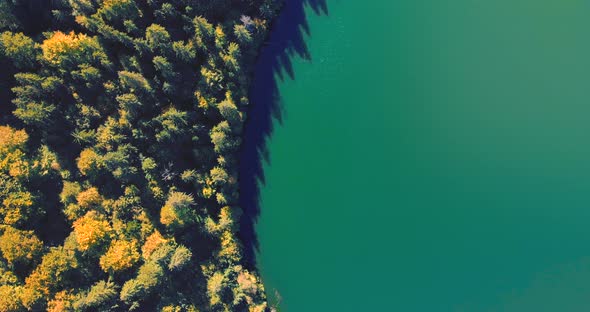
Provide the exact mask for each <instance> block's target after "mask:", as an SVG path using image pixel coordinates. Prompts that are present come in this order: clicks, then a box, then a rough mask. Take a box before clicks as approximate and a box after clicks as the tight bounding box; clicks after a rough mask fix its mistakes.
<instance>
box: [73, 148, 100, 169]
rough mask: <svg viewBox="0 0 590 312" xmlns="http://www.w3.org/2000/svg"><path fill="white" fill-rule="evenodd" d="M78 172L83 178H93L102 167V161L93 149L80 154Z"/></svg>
mask: <svg viewBox="0 0 590 312" xmlns="http://www.w3.org/2000/svg"><path fill="white" fill-rule="evenodd" d="M77 165H78V170H80V173H82V174H83V175H85V176H94V175H96V174H97V173H98V171H99V170H100V169H101V168H102V167H103V166H104V163H103V159H102V157H100V156H99V155H98V154H97V153H96V152H95V151H94V150H93V149H91V148H87V149H84V150H83V151H82V152H81V153H80V157H78V161H77Z"/></svg>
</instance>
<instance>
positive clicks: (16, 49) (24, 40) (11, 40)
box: [0, 31, 39, 69]
mask: <svg viewBox="0 0 590 312" xmlns="http://www.w3.org/2000/svg"><path fill="white" fill-rule="evenodd" d="M0 52H1V54H3V55H5V56H6V57H8V58H9V59H11V60H12V62H13V63H14V65H15V66H16V67H17V68H19V69H29V68H32V67H34V66H35V63H36V58H37V55H38V54H39V49H38V47H37V45H36V44H35V42H34V41H33V39H31V38H29V37H27V36H25V35H24V34H23V33H12V32H9V31H6V32H3V33H2V34H1V35H0Z"/></svg>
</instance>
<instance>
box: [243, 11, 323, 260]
mask: <svg viewBox="0 0 590 312" xmlns="http://www.w3.org/2000/svg"><path fill="white" fill-rule="evenodd" d="M306 7H309V8H311V9H312V10H313V11H314V13H315V14H317V15H325V16H327V15H328V6H327V3H326V0H285V4H284V6H283V8H282V10H281V12H280V14H279V17H278V18H277V19H276V20H275V22H274V23H273V25H272V31H271V33H270V36H269V38H268V40H267V42H266V43H265V44H264V47H263V48H262V50H261V51H260V54H259V56H258V60H257V63H256V66H255V71H254V80H253V82H252V85H251V88H250V94H249V97H250V103H251V105H252V106H251V107H250V108H249V109H248V119H247V121H246V124H245V128H244V136H243V137H244V141H243V142H242V146H241V149H240V151H239V161H240V165H239V177H240V179H239V188H240V206H241V207H242V209H243V211H244V214H243V216H242V219H241V223H240V232H239V236H240V239H241V241H242V242H243V244H244V256H245V260H246V263H247V265H248V266H250V267H255V266H256V251H257V250H258V249H259V243H258V238H257V235H256V231H255V225H256V222H257V220H258V217H259V215H260V209H261V207H260V187H261V186H263V185H264V184H265V183H266V181H265V177H264V167H263V165H264V164H265V163H266V164H269V163H270V155H269V151H268V147H267V141H268V140H269V139H270V138H271V136H272V132H273V123H274V122H275V121H276V122H278V123H279V124H282V123H283V118H284V115H285V111H284V109H283V107H282V103H281V96H280V94H279V89H278V85H279V83H280V82H281V81H283V80H284V79H291V80H294V79H295V73H294V70H293V64H292V59H293V58H302V59H304V60H307V61H311V60H312V56H311V54H310V52H309V50H308V48H307V45H306V43H305V39H306V37H309V36H311V33H310V29H309V25H308V23H307V19H306V16H305V8H306Z"/></svg>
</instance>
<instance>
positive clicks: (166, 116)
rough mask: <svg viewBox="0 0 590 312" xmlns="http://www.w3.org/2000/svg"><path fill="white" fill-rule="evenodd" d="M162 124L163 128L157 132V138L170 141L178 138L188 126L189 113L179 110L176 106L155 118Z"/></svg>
mask: <svg viewBox="0 0 590 312" xmlns="http://www.w3.org/2000/svg"><path fill="white" fill-rule="evenodd" d="M155 120H156V121H157V122H158V123H159V124H160V128H161V130H160V131H159V132H158V133H156V140H158V142H170V141H174V140H173V139H175V138H178V137H179V136H180V135H182V134H183V133H184V132H186V128H187V126H188V114H187V113H186V112H183V111H179V110H177V109H176V108H174V107H171V108H170V109H168V110H167V111H166V112H165V113H163V114H162V115H160V116H158V117H157V118H155Z"/></svg>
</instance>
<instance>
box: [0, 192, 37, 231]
mask: <svg viewBox="0 0 590 312" xmlns="http://www.w3.org/2000/svg"><path fill="white" fill-rule="evenodd" d="M34 204H35V197H33V195H32V194H31V193H30V192H27V191H19V192H14V193H10V194H9V195H8V196H7V197H6V198H5V199H4V200H3V201H2V207H0V216H3V221H4V224H7V225H20V224H24V223H25V222H27V221H29V220H30V219H31V218H32V217H33V216H35V214H38V213H39V212H37V211H35V206H34Z"/></svg>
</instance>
